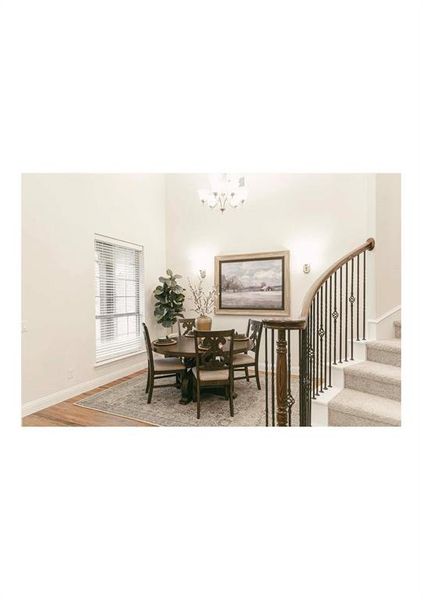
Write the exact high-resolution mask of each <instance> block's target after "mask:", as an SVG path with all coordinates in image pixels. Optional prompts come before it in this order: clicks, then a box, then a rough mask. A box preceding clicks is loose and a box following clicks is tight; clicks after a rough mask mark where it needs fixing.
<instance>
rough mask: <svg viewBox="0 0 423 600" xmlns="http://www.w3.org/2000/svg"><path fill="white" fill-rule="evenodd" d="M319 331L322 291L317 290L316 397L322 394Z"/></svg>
mask: <svg viewBox="0 0 423 600" xmlns="http://www.w3.org/2000/svg"><path fill="white" fill-rule="evenodd" d="M319 329H320V289H319V290H317V293H316V396H320V394H319V365H320V352H319V350H320V344H319V341H320V338H319Z"/></svg>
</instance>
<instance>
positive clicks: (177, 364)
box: [154, 358, 185, 373]
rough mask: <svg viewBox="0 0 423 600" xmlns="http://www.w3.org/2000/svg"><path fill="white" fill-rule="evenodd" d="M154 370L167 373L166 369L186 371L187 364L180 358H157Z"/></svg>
mask: <svg viewBox="0 0 423 600" xmlns="http://www.w3.org/2000/svg"><path fill="white" fill-rule="evenodd" d="M154 370H155V371H156V373H165V372H166V371H170V372H171V373H176V371H178V372H179V371H185V365H184V364H183V363H181V361H180V360H179V358H155V359H154Z"/></svg>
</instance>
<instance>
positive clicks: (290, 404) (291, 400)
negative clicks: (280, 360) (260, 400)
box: [287, 329, 295, 427]
mask: <svg viewBox="0 0 423 600" xmlns="http://www.w3.org/2000/svg"><path fill="white" fill-rule="evenodd" d="M287 337H288V344H287V350H288V395H287V402H288V425H289V427H291V417H292V407H293V406H294V403H295V399H294V397H293V395H292V393H291V330H290V329H288V336H287Z"/></svg>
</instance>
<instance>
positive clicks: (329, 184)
mask: <svg viewBox="0 0 423 600" xmlns="http://www.w3.org/2000/svg"><path fill="white" fill-rule="evenodd" d="M207 185H208V181H207V176H206V175H203V174H196V175H180V174H174V175H169V176H168V177H167V193H166V202H167V211H166V239H167V252H166V256H167V264H168V266H169V267H170V268H172V269H175V270H176V271H178V272H179V273H180V274H181V275H183V276H184V278H185V279H184V282H185V284H186V277H188V276H189V277H194V278H195V277H196V274H197V272H198V269H199V268H205V269H206V270H207V273H208V281H209V283H211V282H212V281H213V270H214V266H213V260H214V256H216V255H221V254H236V253H238V254H240V253H244V252H269V251H276V250H285V249H288V250H290V252H291V290H292V294H291V314H292V315H293V316H296V315H297V314H298V312H299V310H300V307H301V304H302V300H303V297H304V295H305V293H306V291H307V290H308V288H309V287H310V286H311V284H312V283H313V282H314V280H315V279H316V278H317V277H318V276H319V274H320V273H321V272H322V271H324V270H325V269H326V268H327V267H328V266H329V265H331V264H332V263H333V262H334V261H336V260H337V259H338V258H340V257H341V256H342V255H343V254H345V253H346V252H348V251H349V250H351V249H352V248H354V247H356V246H358V245H359V244H361V243H362V242H364V241H365V240H366V239H367V238H368V229H369V228H368V203H369V194H372V193H373V187H372V186H371V176H369V175H361V174H354V175H320V174H319V175H317V174H316V175H301V174H297V175H280V174H270V175H261V174H260V175H248V190H249V198H248V201H247V203H246V204H245V205H244V206H243V207H242V208H238V209H235V210H234V209H228V210H227V211H226V212H225V213H224V214H223V215H222V214H220V213H219V211H216V209H214V210H210V209H208V208H206V207H203V206H202V205H201V203H200V201H199V199H198V195H197V190H198V189H199V188H203V187H207ZM304 263H310V264H311V273H310V274H308V275H305V274H304V273H303V264H304ZM213 318H214V323H215V325H216V326H218V327H227V326H231V327H232V326H233V327H235V328H237V329H239V330H243V329H244V328H245V326H246V323H247V319H248V317H234V316H224V315H217V316H214V317H213Z"/></svg>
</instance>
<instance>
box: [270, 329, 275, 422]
mask: <svg viewBox="0 0 423 600" xmlns="http://www.w3.org/2000/svg"><path fill="white" fill-rule="evenodd" d="M271 360H272V427H274V426H275V330H274V329H272V336H271Z"/></svg>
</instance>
